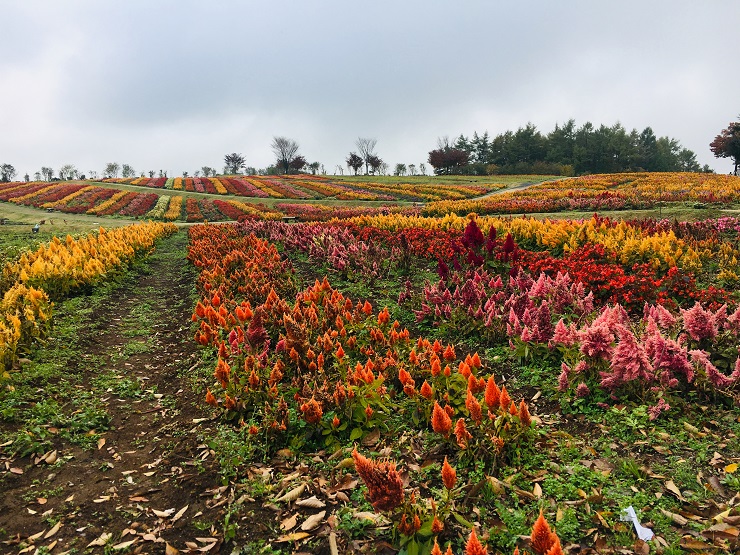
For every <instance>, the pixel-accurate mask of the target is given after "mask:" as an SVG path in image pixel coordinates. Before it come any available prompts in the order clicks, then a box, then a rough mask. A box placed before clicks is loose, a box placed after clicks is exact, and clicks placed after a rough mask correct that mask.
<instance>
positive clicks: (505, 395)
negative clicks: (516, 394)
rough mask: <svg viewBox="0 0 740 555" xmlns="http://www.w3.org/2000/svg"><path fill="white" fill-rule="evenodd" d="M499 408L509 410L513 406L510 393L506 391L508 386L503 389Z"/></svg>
mask: <svg viewBox="0 0 740 555" xmlns="http://www.w3.org/2000/svg"><path fill="white" fill-rule="evenodd" d="M498 402H499V406H500V407H501V409H503V410H509V405H510V404H511V397H509V392H508V391H506V386H504V387H502V388H501V396H500V397H499V399H498Z"/></svg>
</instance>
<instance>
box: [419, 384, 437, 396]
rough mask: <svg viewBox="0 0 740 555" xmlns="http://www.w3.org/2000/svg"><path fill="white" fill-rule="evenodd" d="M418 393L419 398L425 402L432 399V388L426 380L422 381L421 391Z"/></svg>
mask: <svg viewBox="0 0 740 555" xmlns="http://www.w3.org/2000/svg"><path fill="white" fill-rule="evenodd" d="M419 392H420V393H421V396H422V397H424V398H425V399H427V400H431V399H432V397H434V392H433V391H432V386H430V385H429V384H428V383H427V381H426V380H424V383H423V384H421V389H420V390H419Z"/></svg>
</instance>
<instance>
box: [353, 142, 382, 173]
mask: <svg viewBox="0 0 740 555" xmlns="http://www.w3.org/2000/svg"><path fill="white" fill-rule="evenodd" d="M377 144H378V139H365V138H363V137H359V138H358V139H357V141H355V146H357V150H358V151H359V152H360V157H361V158H362V159H363V160H364V162H365V174H368V173H370V166H372V164H371V163H370V159H371V157H373V156H375V146H376V145H377ZM375 157H376V158H377V156H375Z"/></svg>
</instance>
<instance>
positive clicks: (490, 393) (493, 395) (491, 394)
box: [485, 376, 501, 410]
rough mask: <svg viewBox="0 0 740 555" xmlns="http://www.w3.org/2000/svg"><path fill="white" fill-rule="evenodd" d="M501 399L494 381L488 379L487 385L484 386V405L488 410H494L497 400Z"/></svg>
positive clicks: (499, 391) (491, 378)
mask: <svg viewBox="0 0 740 555" xmlns="http://www.w3.org/2000/svg"><path fill="white" fill-rule="evenodd" d="M500 397H501V390H500V389H499V388H498V386H497V385H496V381H495V380H494V379H493V376H491V377H490V378H488V383H487V384H486V396H485V399H486V405H488V408H489V410H496V409H497V408H498V406H499V404H498V403H499V398H500Z"/></svg>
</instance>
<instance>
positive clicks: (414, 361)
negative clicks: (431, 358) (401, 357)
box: [409, 349, 419, 365]
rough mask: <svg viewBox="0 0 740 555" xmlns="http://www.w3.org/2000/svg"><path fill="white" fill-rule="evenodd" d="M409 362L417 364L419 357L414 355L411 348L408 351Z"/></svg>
mask: <svg viewBox="0 0 740 555" xmlns="http://www.w3.org/2000/svg"><path fill="white" fill-rule="evenodd" d="M409 362H410V363H411V364H413V365H417V364H419V357H417V356H416V351H414V350H413V349H412V350H411V352H410V353H409Z"/></svg>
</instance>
